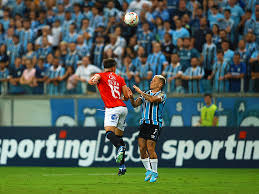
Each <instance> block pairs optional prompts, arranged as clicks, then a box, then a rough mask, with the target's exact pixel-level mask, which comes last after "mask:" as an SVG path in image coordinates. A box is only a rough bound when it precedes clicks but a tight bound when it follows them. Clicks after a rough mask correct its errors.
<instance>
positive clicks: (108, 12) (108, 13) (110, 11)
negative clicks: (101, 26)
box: [103, 1, 119, 24]
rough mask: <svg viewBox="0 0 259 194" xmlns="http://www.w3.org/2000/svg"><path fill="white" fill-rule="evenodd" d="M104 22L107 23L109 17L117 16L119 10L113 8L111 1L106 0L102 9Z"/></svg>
mask: <svg viewBox="0 0 259 194" xmlns="http://www.w3.org/2000/svg"><path fill="white" fill-rule="evenodd" d="M103 12H104V19H105V23H106V24H107V23H108V21H109V18H110V17H115V18H117V17H118V16H119V10H118V9H117V8H115V5H114V2H113V1H108V2H107V4H106V7H105V8H104V9H103Z"/></svg>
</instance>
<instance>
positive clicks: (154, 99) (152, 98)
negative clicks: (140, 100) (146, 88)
mask: <svg viewBox="0 0 259 194" xmlns="http://www.w3.org/2000/svg"><path fill="white" fill-rule="evenodd" d="M133 88H134V89H135V90H136V92H137V93H139V94H140V95H141V96H143V97H144V98H145V99H146V100H147V101H149V102H151V103H152V102H162V98H161V96H159V95H158V96H151V95H149V94H146V93H144V92H142V91H141V89H139V87H137V86H135V85H134V86H133Z"/></svg>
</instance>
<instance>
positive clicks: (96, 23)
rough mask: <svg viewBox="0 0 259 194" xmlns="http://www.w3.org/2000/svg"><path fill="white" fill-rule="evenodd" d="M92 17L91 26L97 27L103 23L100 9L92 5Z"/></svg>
mask: <svg viewBox="0 0 259 194" xmlns="http://www.w3.org/2000/svg"><path fill="white" fill-rule="evenodd" d="M92 14H93V16H92V18H91V20H90V27H91V28H93V29H95V28H96V27H97V26H99V24H102V23H103V21H104V20H103V19H104V18H103V16H101V15H100V14H99V10H98V8H97V7H92Z"/></svg>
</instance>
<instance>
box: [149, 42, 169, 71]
mask: <svg viewBox="0 0 259 194" xmlns="http://www.w3.org/2000/svg"><path fill="white" fill-rule="evenodd" d="M147 63H148V64H149V65H150V68H151V71H152V72H153V75H160V74H162V72H163V69H164V68H165V67H166V66H167V65H168V62H167V61H166V58H165V56H164V54H163V53H162V52H161V45H160V43H158V42H156V43H154V44H153V53H152V54H150V55H149V56H148V58H147Z"/></svg>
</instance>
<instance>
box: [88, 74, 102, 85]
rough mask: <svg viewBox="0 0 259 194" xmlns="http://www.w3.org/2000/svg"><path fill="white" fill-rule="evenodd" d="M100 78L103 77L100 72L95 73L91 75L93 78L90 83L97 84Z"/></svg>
mask: <svg viewBox="0 0 259 194" xmlns="http://www.w3.org/2000/svg"><path fill="white" fill-rule="evenodd" d="M100 79H101V76H100V75H99V74H95V75H94V76H93V77H91V79H90V80H89V81H88V83H89V84H90V85H95V84H97V83H98V82H99V80H100Z"/></svg>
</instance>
